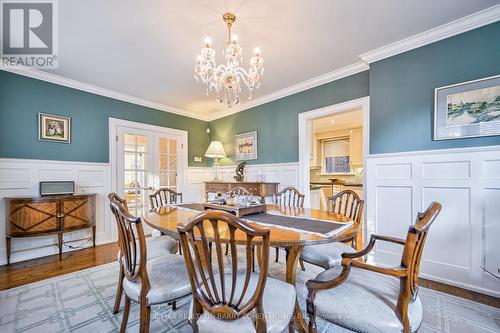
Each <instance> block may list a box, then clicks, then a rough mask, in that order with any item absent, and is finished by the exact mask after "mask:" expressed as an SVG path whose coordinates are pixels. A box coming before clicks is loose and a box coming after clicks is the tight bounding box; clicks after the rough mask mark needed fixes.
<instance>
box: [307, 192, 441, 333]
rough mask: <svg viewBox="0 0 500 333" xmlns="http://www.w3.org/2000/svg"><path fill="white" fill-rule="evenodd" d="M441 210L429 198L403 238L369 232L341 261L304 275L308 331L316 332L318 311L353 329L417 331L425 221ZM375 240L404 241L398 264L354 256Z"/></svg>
mask: <svg viewBox="0 0 500 333" xmlns="http://www.w3.org/2000/svg"><path fill="white" fill-rule="evenodd" d="M440 210H441V204H439V203H437V202H433V203H432V204H431V205H430V206H429V207H428V208H427V210H426V211H425V212H424V213H419V214H418V215H417V220H416V222H415V224H414V225H411V226H410V228H409V230H408V233H407V236H406V240H403V239H398V238H394V237H388V236H380V235H372V236H371V238H370V242H369V243H368V246H367V247H366V248H365V249H364V250H362V251H360V252H355V253H343V254H342V262H341V265H340V266H335V267H332V268H331V269H329V270H326V271H324V272H322V273H320V274H319V275H318V276H317V277H316V278H315V279H313V280H309V281H307V284H306V285H307V289H308V297H307V313H308V315H309V332H310V333H316V332H317V326H316V316H320V317H321V318H323V319H325V320H327V321H330V322H333V323H334V324H336V325H339V326H342V327H345V328H347V329H350V330H353V331H355V332H366V333H371V332H377V333H390V332H398V333H399V332H404V333H408V332H415V331H416V330H417V329H418V328H419V326H420V324H421V322H422V315H423V313H422V303H421V302H420V299H419V297H418V272H419V267H420V261H421V258H422V252H423V248H424V244H425V240H426V237H427V232H428V230H429V227H430V226H431V224H432V223H433V222H434V220H435V219H436V217H437V215H438V214H439V212H440ZM377 241H382V242H390V243H394V244H399V245H401V246H404V249H403V254H402V258H401V264H400V265H399V266H396V267H382V266H379V265H376V264H372V263H365V262H364V261H362V260H361V261H360V260H355V259H359V258H363V257H364V256H366V255H367V254H368V253H370V251H371V250H372V249H373V247H374V246H375V243H376V242H377Z"/></svg>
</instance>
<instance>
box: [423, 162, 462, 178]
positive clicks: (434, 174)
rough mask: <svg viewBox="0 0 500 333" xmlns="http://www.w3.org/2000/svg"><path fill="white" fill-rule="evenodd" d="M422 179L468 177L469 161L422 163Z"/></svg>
mask: <svg viewBox="0 0 500 333" xmlns="http://www.w3.org/2000/svg"><path fill="white" fill-rule="evenodd" d="M422 178H423V179H446V178H470V162H469V161H459V162H428V163H422Z"/></svg>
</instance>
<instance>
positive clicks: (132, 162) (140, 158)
mask: <svg viewBox="0 0 500 333" xmlns="http://www.w3.org/2000/svg"><path fill="white" fill-rule="evenodd" d="M146 157H147V154H145V153H131V152H126V153H125V170H136V169H137V170H145V169H147V163H146V162H147V158H146Z"/></svg>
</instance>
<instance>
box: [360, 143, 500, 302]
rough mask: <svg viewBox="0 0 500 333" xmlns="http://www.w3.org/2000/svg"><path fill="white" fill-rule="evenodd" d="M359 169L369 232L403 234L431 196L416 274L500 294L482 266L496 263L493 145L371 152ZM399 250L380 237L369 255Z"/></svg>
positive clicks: (390, 260)
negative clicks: (433, 213) (434, 213)
mask: <svg viewBox="0 0 500 333" xmlns="http://www.w3.org/2000/svg"><path fill="white" fill-rule="evenodd" d="M366 172H367V221H368V223H367V225H368V233H373V232H375V233H377V234H382V235H389V236H396V237H400V238H404V237H405V235H406V231H407V230H408V225H409V224H410V223H413V222H414V220H415V217H416V214H417V212H419V211H423V210H425V209H426V208H427V206H428V205H429V204H430V203H431V202H432V201H438V202H440V203H441V204H442V205H443V209H442V211H441V214H440V215H439V217H438V219H437V220H436V222H435V223H434V225H433V226H432V227H431V229H430V232H429V236H428V239H427V242H426V245H425V250H424V256H423V260H422V266H421V276H422V277H424V278H428V279H431V280H435V281H440V282H443V283H447V284H451V285H456V286H459V287H462V288H466V289H470V290H475V291H478V292H482V293H487V294H490V295H493V296H496V297H500V280H499V279H498V278H495V277H493V276H491V275H490V274H488V273H486V272H485V271H484V270H483V269H482V268H481V266H482V265H483V264H486V266H490V268H492V269H495V268H496V269H499V268H500V259H499V258H500V245H498V244H499V243H500V242H499V239H498V237H499V236H500V234H499V233H498V231H499V230H500V216H499V214H498V213H499V212H500V209H499V207H500V146H494V147H485V148H472V149H469V148H466V149H448V150H441V151H429V152H411V153H401V154H384V155H371V156H369V157H368V158H367V168H366ZM495 233H496V235H494V234H495ZM400 255H401V247H400V246H399V245H394V244H384V243H382V242H380V244H378V245H377V246H376V248H375V252H374V260H375V261H376V262H380V263H383V264H395V263H397V262H398V261H399V260H400ZM494 271H495V272H496V270H494Z"/></svg>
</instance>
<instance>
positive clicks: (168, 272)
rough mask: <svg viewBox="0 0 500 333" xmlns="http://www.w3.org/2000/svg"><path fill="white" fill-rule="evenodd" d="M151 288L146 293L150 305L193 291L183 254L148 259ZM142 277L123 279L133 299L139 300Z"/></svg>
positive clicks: (124, 285) (126, 291) (129, 295)
mask: <svg viewBox="0 0 500 333" xmlns="http://www.w3.org/2000/svg"><path fill="white" fill-rule="evenodd" d="M146 270H147V272H148V279H149V283H150V289H149V291H148V293H147V295H146V300H147V304H148V305H153V304H157V303H164V302H166V301H170V300H175V299H178V298H181V297H183V296H187V295H189V294H190V293H191V284H190V283H189V279H188V276H187V272H186V266H185V265H184V259H183V258H182V257H181V256H178V255H173V254H169V255H166V256H162V257H159V258H156V259H148V263H147V266H146ZM141 285H142V284H141V279H140V278H139V279H138V280H136V281H133V282H132V281H130V280H128V279H124V280H123V290H125V293H126V295H127V296H128V297H129V298H130V299H131V300H133V301H136V302H139V296H140V294H141Z"/></svg>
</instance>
